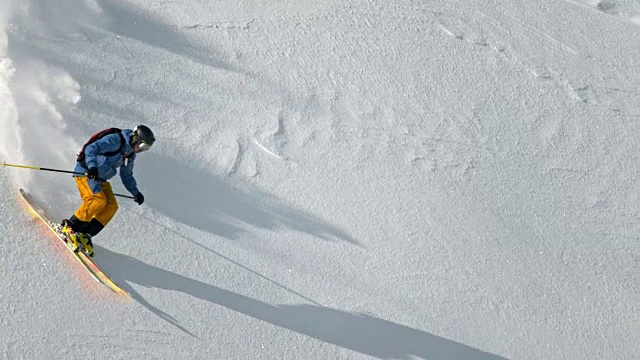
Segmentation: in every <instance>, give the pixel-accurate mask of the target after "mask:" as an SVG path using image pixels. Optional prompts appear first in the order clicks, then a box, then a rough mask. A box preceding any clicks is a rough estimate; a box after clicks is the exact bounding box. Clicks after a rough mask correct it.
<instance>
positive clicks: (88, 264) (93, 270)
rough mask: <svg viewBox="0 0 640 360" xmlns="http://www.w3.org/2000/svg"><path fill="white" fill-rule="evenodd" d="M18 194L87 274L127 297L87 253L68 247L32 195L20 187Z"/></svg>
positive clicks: (127, 294)
mask: <svg viewBox="0 0 640 360" xmlns="http://www.w3.org/2000/svg"><path fill="white" fill-rule="evenodd" d="M20 194H21V195H22V197H23V198H24V200H25V202H26V203H27V205H29V207H30V208H31V210H33V212H34V213H35V214H36V215H37V216H38V218H39V219H40V220H42V222H44V223H45V225H47V227H48V228H49V230H51V231H52V232H53V233H54V234H55V235H56V238H58V240H60V241H62V243H63V244H64V247H65V248H67V250H69V252H71V253H72V254H73V256H74V257H75V258H76V260H78V261H79V262H80V264H82V266H84V268H85V269H86V270H87V271H88V272H89V274H91V276H92V277H93V278H94V280H96V281H97V282H99V283H100V284H102V285H104V286H106V287H107V288H108V289H110V290H111V291H113V292H114V293H116V294H118V295H119V296H124V297H129V293H127V292H126V291H124V290H122V289H121V288H120V287H119V286H118V285H116V283H114V282H113V280H111V278H109V277H108V276H107V274H105V273H104V272H103V271H102V270H100V268H99V267H98V265H96V263H94V262H93V260H91V258H90V257H89V256H87V254H85V253H84V252H83V251H82V250H77V251H74V250H73V249H72V248H71V247H69V245H68V244H67V242H66V241H65V239H64V236H63V235H62V234H60V233H58V232H57V231H56V229H55V228H54V227H53V226H55V224H54V222H53V221H51V219H50V218H49V216H48V215H47V214H46V213H45V211H44V210H42V209H41V208H40V207H39V206H38V205H37V204H36V203H35V201H34V200H33V197H31V195H30V194H29V193H27V192H26V191H24V190H23V189H20Z"/></svg>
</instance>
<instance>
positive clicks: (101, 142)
mask: <svg viewBox="0 0 640 360" xmlns="http://www.w3.org/2000/svg"><path fill="white" fill-rule="evenodd" d="M121 145H122V144H121V142H120V135H118V134H109V135H107V136H105V137H103V138H102V139H98V140H96V141H94V142H92V143H91V144H89V145H87V147H86V148H85V149H84V159H85V162H86V163H87V169H91V168H92V167H97V166H98V160H97V157H98V155H100V154H104V153H108V152H112V151H118V150H119V149H120V146H121Z"/></svg>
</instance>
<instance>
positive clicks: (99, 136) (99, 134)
mask: <svg viewBox="0 0 640 360" xmlns="http://www.w3.org/2000/svg"><path fill="white" fill-rule="evenodd" d="M121 131H122V130H121V129H118V128H108V129H104V130H102V131H99V132H97V133H95V134H93V135H91V137H90V138H89V140H87V142H86V143H85V144H84V145H82V150H80V152H79V153H78V158H77V159H76V161H78V162H79V163H82V164H85V156H84V149H86V147H87V146H88V145H89V144H91V143H93V142H95V141H97V140H99V139H102V138H103V137H105V136H107V135H111V134H116V133H117V134H118V135H120V148H118V150H116V151H107V152H105V153H102V154H100V155H104V156H113V155H116V154H118V153H119V152H120V151H122V147H123V146H124V144H125V142H126V140H125V139H124V136H123V135H122V132H121Z"/></svg>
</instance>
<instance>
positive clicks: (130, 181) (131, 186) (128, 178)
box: [120, 155, 140, 196]
mask: <svg viewBox="0 0 640 360" xmlns="http://www.w3.org/2000/svg"><path fill="white" fill-rule="evenodd" d="M134 162H135V155H134V156H132V157H131V158H129V159H128V161H125V163H124V165H122V166H121V167H120V179H122V185H124V187H125V188H126V189H127V190H128V191H129V192H130V193H131V195H133V196H137V195H138V194H139V193H140V190H138V183H137V182H136V179H135V178H134V177H133V164H134Z"/></svg>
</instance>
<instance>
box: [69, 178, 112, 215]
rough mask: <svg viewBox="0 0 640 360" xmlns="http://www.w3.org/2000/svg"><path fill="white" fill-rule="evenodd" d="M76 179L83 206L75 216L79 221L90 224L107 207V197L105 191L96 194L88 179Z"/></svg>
mask: <svg viewBox="0 0 640 360" xmlns="http://www.w3.org/2000/svg"><path fill="white" fill-rule="evenodd" d="M74 179H75V180H76V184H77V185H78V190H79V191H80V196H81V197H82V204H81V205H80V207H79V208H78V209H77V210H76V212H75V213H74V215H75V216H76V218H78V220H80V221H83V222H87V223H88V222H89V221H91V219H93V217H94V216H95V215H96V214H97V213H99V212H100V211H102V209H103V208H104V207H105V206H106V205H107V197H106V196H105V194H104V192H103V191H98V192H96V193H94V192H93V190H92V189H91V186H90V185H89V182H88V180H87V178H86V177H75V178H74Z"/></svg>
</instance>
